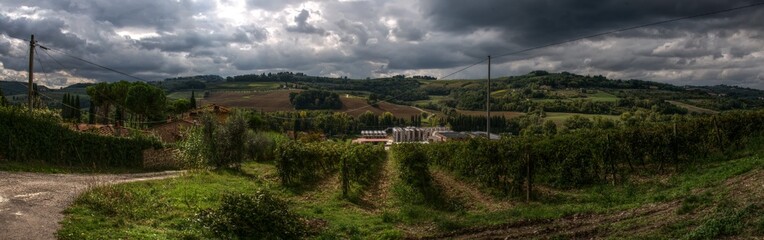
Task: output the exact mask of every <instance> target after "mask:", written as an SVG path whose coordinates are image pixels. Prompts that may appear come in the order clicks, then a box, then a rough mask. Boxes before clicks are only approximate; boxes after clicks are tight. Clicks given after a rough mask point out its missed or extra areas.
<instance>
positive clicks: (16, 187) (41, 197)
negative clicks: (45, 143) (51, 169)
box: [0, 171, 182, 240]
mask: <svg viewBox="0 0 764 240" xmlns="http://www.w3.org/2000/svg"><path fill="white" fill-rule="evenodd" d="M181 173H182V171H167V172H155V173H138V174H44V173H18V172H2V171H0V239H3V240H4V239H9V240H11V239H56V235H55V234H56V231H58V229H59V228H60V227H61V226H60V225H59V222H60V221H61V220H63V218H64V215H63V213H62V212H63V211H64V209H66V208H67V207H68V206H69V205H70V204H72V202H73V201H74V199H75V198H76V197H77V196H78V195H79V194H80V193H82V192H83V191H85V190H87V189H88V188H90V187H93V186H98V185H103V184H115V183H123V182H136V181H147V180H156V179H164V178H170V177H176V176H178V175H180V174H181Z"/></svg>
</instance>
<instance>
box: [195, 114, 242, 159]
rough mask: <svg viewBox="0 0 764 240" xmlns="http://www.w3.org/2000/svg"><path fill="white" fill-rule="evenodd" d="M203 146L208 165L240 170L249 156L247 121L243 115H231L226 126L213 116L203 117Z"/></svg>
mask: <svg viewBox="0 0 764 240" xmlns="http://www.w3.org/2000/svg"><path fill="white" fill-rule="evenodd" d="M201 132H202V137H201V144H202V146H205V149H204V150H203V151H202V152H203V155H204V157H205V160H206V161H205V162H207V164H209V165H211V166H213V167H216V168H239V167H240V166H241V163H242V162H244V160H245V159H246V156H247V148H246V144H247V143H248V141H247V120H246V119H245V116H244V115H243V114H242V113H239V112H235V113H233V114H231V116H230V117H229V118H228V120H227V121H226V122H225V124H222V125H220V124H218V123H217V120H216V119H215V117H214V116H212V115H205V116H203V117H202V130H201Z"/></svg>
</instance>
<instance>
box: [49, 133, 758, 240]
mask: <svg viewBox="0 0 764 240" xmlns="http://www.w3.org/2000/svg"><path fill="white" fill-rule="evenodd" d="M759 145H761V144H759ZM759 147H760V146H759ZM760 149H761V148H755V149H754V150H755V151H754V150H752V151H754V152H755V153H752V152H744V153H743V155H751V156H749V157H744V158H739V159H736V160H731V161H722V162H707V163H702V161H699V162H698V164H695V165H694V166H695V167H693V168H687V169H685V170H684V171H683V172H682V173H680V174H675V175H673V176H671V177H667V178H649V176H642V177H647V180H642V181H639V184H636V183H634V182H626V183H624V184H619V185H616V186H612V185H609V184H602V185H594V186H589V187H585V188H581V189H571V190H563V189H556V190H555V191H554V192H552V193H544V194H542V195H540V196H539V198H538V200H537V201H535V202H532V203H524V202H522V201H515V200H511V199H510V200H508V201H513V202H514V203H513V204H512V206H511V207H509V208H506V209H499V210H493V211H490V210H486V209H485V208H476V209H464V208H460V206H461V205H460V203H459V202H458V201H459V200H455V201H454V200H453V199H451V200H447V201H445V202H450V203H449V204H451V206H454V207H449V210H443V209H444V208H443V206H440V207H438V206H431V205H417V204H412V203H408V202H407V201H405V198H402V197H401V196H398V195H396V193H395V191H394V189H390V191H389V192H390V193H389V194H388V196H387V198H385V199H374V200H375V201H379V202H380V206H381V207H379V208H377V209H370V208H369V207H368V206H366V205H365V204H363V203H359V204H356V203H353V202H351V201H348V200H345V199H343V198H342V197H341V193H340V190H339V188H338V187H337V186H335V185H336V184H332V182H333V181H334V182H335V183H336V180H332V178H336V176H330V177H329V179H327V180H324V181H321V182H320V183H319V184H316V186H315V187H308V188H305V189H290V188H284V187H281V186H280V185H279V184H278V178H277V177H276V176H277V174H276V169H275V167H274V166H273V165H272V164H268V163H247V164H245V165H244V166H243V170H242V172H232V171H195V172H191V173H189V174H187V175H185V176H182V177H179V178H174V179H165V180H157V181H150V182H136V183H127V184H120V185H116V186H106V187H97V188H94V189H91V190H90V191H88V192H87V193H85V194H83V195H82V196H80V197H79V198H78V199H77V200H76V201H75V203H74V204H73V205H72V206H71V207H70V208H69V209H67V210H66V212H65V214H66V218H65V220H64V221H63V222H62V229H61V230H60V231H59V233H58V234H59V237H60V238H62V239H103V238H109V239H115V238H123V239H177V238H186V239H195V238H202V233H201V232H199V231H200V230H199V228H198V226H197V225H195V224H196V223H195V222H194V214H195V213H196V212H197V211H198V210H199V209H204V208H210V207H213V206H216V205H217V204H219V201H220V193H224V192H255V191H256V190H257V189H266V190H270V191H272V192H273V193H274V194H276V195H277V196H279V197H281V198H284V199H286V200H287V201H289V202H290V203H291V206H292V207H293V209H294V210H295V212H296V213H298V214H299V215H301V216H303V217H305V218H307V219H309V220H314V221H320V222H326V227H325V229H324V231H323V233H321V234H320V235H318V236H314V237H316V238H320V239H369V238H370V239H381V238H391V239H396V238H401V237H405V236H413V237H416V236H427V235H430V234H435V233H444V232H448V231H452V230H457V229H462V228H467V227H476V226H490V225H497V224H504V223H508V222H515V221H524V220H534V219H554V218H560V217H564V216H569V215H572V214H588V213H601V214H610V213H616V212H619V211H622V210H628V209H633V208H637V207H640V206H643V205H645V204H649V203H661V202H671V201H680V202H682V204H683V205H686V206H683V207H680V209H682V208H684V210H678V211H683V212H681V213H679V212H678V211H675V212H672V214H679V215H681V214H692V213H693V212H697V211H700V210H702V209H705V208H710V207H713V206H718V205H719V201H720V199H723V198H722V197H719V196H718V194H724V191H723V190H719V189H715V188H718V187H719V186H720V185H723V184H722V183H723V182H724V181H725V180H726V179H729V178H731V177H734V176H737V175H740V174H744V173H747V172H749V171H751V170H754V169H761V168H762V166H764V158H761V157H759V155H758V154H760V153H761V150H760ZM752 154H754V155H752ZM700 163H702V164H700ZM388 169H394V168H392V167H389V166H388ZM395 174H396V173H394V172H393V173H392V175H393V176H391V178H390V181H396V179H397V178H396V177H395ZM392 186H395V183H393V184H392ZM704 188H708V189H709V190H707V191H705V192H703V191H701V192H699V193H696V192H693V191H694V190H696V189H704ZM707 192H708V193H707ZM710 194H713V195H710ZM159 209H161V211H158V210H159ZM730 209H732V210H729V211H731V212H733V213H738V212H740V211H741V210H740V209H742V208H730ZM757 216H758V215H755V214H754V215H752V216H748V215H741V218H743V217H747V218H754V217H757ZM719 217H722V216H721V215H719V214H715V215H712V216H710V217H709V218H708V219H714V218H719ZM732 220H734V219H721V220H719V221H716V222H715V220H702V219H701V220H698V221H697V222H690V223H685V224H683V223H673V224H670V225H668V226H666V227H664V228H663V229H657V230H655V231H657V232H652V233H648V235H646V237H647V238H650V236H653V237H658V238H661V237H666V236H674V238H679V237H682V236H685V235H686V234H688V233H691V232H699V231H700V232H701V233H702V234H707V235H708V236H718V234H717V233H719V234H729V232H730V231H727V229H722V230H720V231H717V230H715V229H718V227H719V223H717V222H721V223H726V222H729V221H732ZM639 221H640V220H634V221H633V222H624V223H620V225H619V224H613V225H612V226H610V227H612V228H613V229H614V231H615V232H613V234H618V231H619V229H626V228H628V226H627V225H629V224H639ZM750 222H752V223H751V224H759V225H760V226H759V229H760V230H764V227H762V226H764V218H760V217H759V218H758V219H752V220H750ZM697 225H700V226H706V227H703V228H705V229H709V230H696V229H695V228H696V227H697ZM732 230H735V229H732ZM737 232H739V231H737ZM701 233H698V234H701ZM732 233H734V232H732ZM649 234H656V235H649ZM707 235H699V236H707ZM630 237H633V238H640V236H630ZM641 237H645V236H641Z"/></svg>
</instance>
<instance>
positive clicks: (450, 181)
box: [432, 169, 512, 211]
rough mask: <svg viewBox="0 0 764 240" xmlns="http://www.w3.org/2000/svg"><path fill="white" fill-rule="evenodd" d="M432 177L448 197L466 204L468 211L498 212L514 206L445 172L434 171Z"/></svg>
mask: <svg viewBox="0 0 764 240" xmlns="http://www.w3.org/2000/svg"><path fill="white" fill-rule="evenodd" d="M432 177H433V179H434V180H435V182H437V183H438V185H440V186H442V187H443V190H444V191H445V194H446V195H448V196H449V197H454V198H456V199H459V200H460V201H461V202H462V203H464V206H465V207H467V209H471V210H475V209H485V210H488V211H496V210H501V209H507V208H509V207H511V206H512V204H511V203H510V202H507V201H500V200H498V199H495V198H494V197H492V196H490V195H487V194H484V193H483V192H481V191H480V190H478V187H477V186H475V185H473V184H470V183H466V182H464V181H459V180H458V179H455V178H454V177H453V176H452V175H450V174H448V173H446V172H444V171H443V170H437V169H434V170H433V171H432Z"/></svg>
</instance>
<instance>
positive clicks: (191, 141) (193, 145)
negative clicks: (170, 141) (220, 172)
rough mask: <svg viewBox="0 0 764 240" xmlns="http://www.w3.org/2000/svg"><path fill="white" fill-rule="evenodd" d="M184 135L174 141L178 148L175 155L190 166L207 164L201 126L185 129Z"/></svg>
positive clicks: (200, 166)
mask: <svg viewBox="0 0 764 240" xmlns="http://www.w3.org/2000/svg"><path fill="white" fill-rule="evenodd" d="M185 135H186V137H185V138H184V139H183V140H181V141H179V142H177V143H175V144H176V145H175V146H176V147H177V148H178V153H177V154H176V157H177V158H178V159H179V160H180V161H181V162H182V163H183V164H184V165H185V166H186V167H190V168H202V167H204V166H206V165H207V159H206V157H207V155H206V150H207V146H205V145H204V141H203V140H202V128H201V127H193V128H189V129H188V130H186V133H185Z"/></svg>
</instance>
